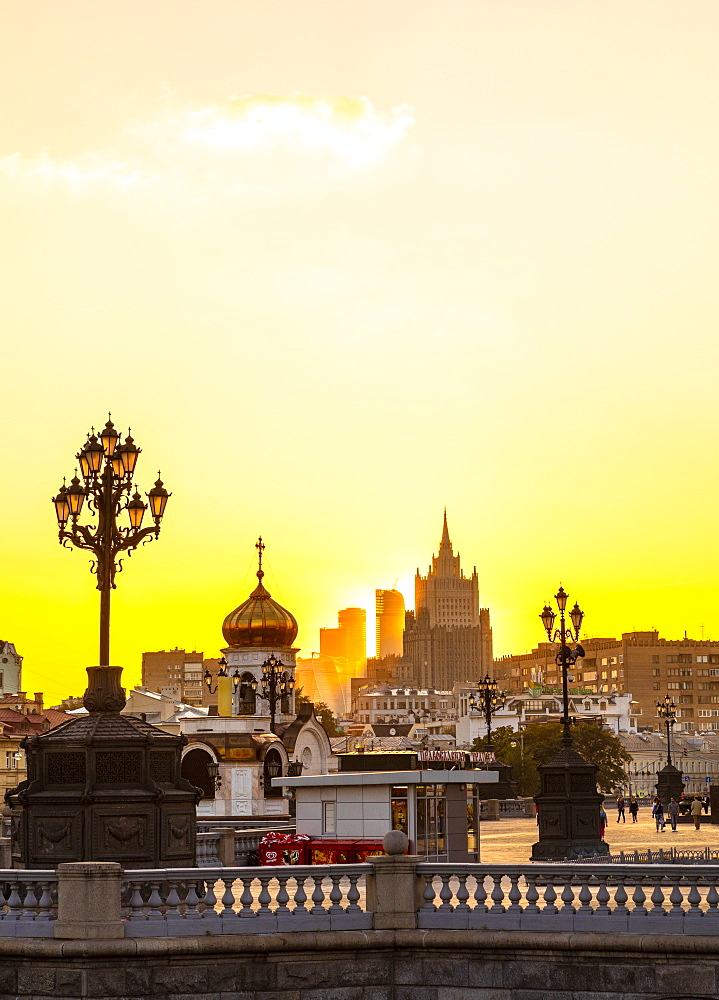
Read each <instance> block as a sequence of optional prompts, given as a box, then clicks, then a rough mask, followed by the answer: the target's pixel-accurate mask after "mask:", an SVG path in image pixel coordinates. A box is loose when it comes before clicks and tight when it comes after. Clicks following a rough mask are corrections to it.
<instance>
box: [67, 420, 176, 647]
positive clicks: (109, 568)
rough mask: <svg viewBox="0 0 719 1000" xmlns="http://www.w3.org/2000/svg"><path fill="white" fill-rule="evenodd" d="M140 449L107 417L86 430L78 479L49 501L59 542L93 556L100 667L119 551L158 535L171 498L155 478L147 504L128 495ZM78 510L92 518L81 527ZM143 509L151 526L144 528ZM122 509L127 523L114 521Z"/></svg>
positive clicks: (106, 643)
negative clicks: (99, 426) (96, 429)
mask: <svg viewBox="0 0 719 1000" xmlns="http://www.w3.org/2000/svg"><path fill="white" fill-rule="evenodd" d="M141 450H142V449H141V448H138V447H137V445H136V444H135V442H134V440H133V438H132V435H131V434H130V432H129V431H128V433H127V436H126V438H125V440H124V441H123V440H122V438H121V435H120V434H118V432H117V430H116V429H115V425H114V424H113V422H112V420H111V419H110V420H108V421H107V423H106V424H105V426H104V428H103V429H102V430H101V431H100V433H99V435H98V434H95V432H94V428H93V429H91V431H90V434H89V435H88V438H87V441H86V442H85V444H84V445H83V446H82V448H81V449H80V451H79V452H78V453H77V455H76V456H75V458H76V459H77V462H78V465H79V467H80V476H81V477H82V478H81V479H80V478H79V477H78V475H77V469H76V470H75V475H74V476H73V478H72V479H71V481H70V485H69V486H66V485H65V482H64V481H63V485H62V486H61V487H60V489H59V490H58V492H57V495H56V496H54V497H53V498H52V502H53V504H54V505H55V514H56V517H57V523H58V529H59V531H58V537H59V539H60V544H61V545H64V546H65V547H66V548H72V547H73V546H74V547H75V548H78V549H87V550H88V551H90V552H92V554H93V556H94V559H93V562H92V566H91V572H92V573H94V574H95V576H96V577H97V589H98V590H99V591H100V666H108V665H109V663H110V592H111V590H113V589H114V587H115V574H116V573H117V572H119V571H120V570H122V559H118V556H120V555H121V553H123V552H126V553H127V554H128V555H130V554H131V553H132V551H133V550H134V549H136V548H137V546H138V545H139V544H140V543H141V542H143V543H144V542H147V541H151V540H152V539H153V538H157V537H158V535H159V534H160V522H161V521H162V517H163V515H164V513H165V507H166V505H167V501H168V499H169V497H170V496H171V494H169V493H168V492H167V490H166V489H165V487H164V485H163V483H162V480H161V479H160V478H159V474H158V479H157V482H156V483H155V485H154V487H153V488H152V489H151V490H150V492H149V493H148V494H147V501H148V502H147V503H145V501H144V500H143V499H142V496H141V495H140V493H139V492H138V491H137V489H135V490H134V492H133V488H134V483H133V474H134V472H135V465H136V463H137V459H138V456H139V455H140V452H141ZM85 501H87V506H86V507H85ZM83 507H85V510H86V512H87V511H89V512H90V516H91V517H92V518H96V519H97V520H96V521H91V522H90V523H81V521H80V515H81V514H82V511H83ZM148 508H149V511H150V515H151V517H152V519H153V524H152V525H148V526H146V527H144V528H143V527H142V522H143V519H144V517H145V512H146V511H147V510H148ZM122 511H127V520H128V524H127V525H121V524H119V523H118V518H119V516H120V513H121V512H122Z"/></svg>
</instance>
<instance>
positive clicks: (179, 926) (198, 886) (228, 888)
mask: <svg viewBox="0 0 719 1000" xmlns="http://www.w3.org/2000/svg"><path fill="white" fill-rule="evenodd" d="M369 871H371V866H369V865H318V866H299V865H293V866H287V867H284V866H283V867H276V868H274V867H273V868H269V867H268V868H257V867H254V868H229V867H227V868H225V867H223V868H217V869H210V868H205V869H202V871H201V872H198V871H197V870H193V869H187V870H183V869H165V870H161V871H136V872H126V873H125V877H124V880H123V887H124V888H125V889H126V892H125V895H126V896H128V895H129V905H128V907H127V909H126V913H125V935H126V936H127V937H168V936H173V935H175V934H247V933H260V934H261V933H271V932H273V931H298V930H304V931H307V930H312V931H318V930H328V931H329V930H362V929H366V928H371V927H372V914H371V913H367V912H366V911H365V910H364V909H363V907H362V906H360V905H359V901H360V899H361V898H362V897H363V896H364V888H365V886H364V882H365V878H366V875H367V873H368V872H369ZM198 875H200V876H201V877H200V878H198V877H197V876H198Z"/></svg>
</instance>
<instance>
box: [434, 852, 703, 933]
mask: <svg viewBox="0 0 719 1000" xmlns="http://www.w3.org/2000/svg"><path fill="white" fill-rule="evenodd" d="M416 869H417V873H418V875H419V876H420V877H421V878H422V880H423V882H424V888H423V891H422V898H423V903H422V906H421V907H420V910H419V913H418V922H417V926H418V927H421V928H439V927H444V928H482V929H485V930H531V931H590V932H592V933H596V932H613V933H654V934H716V933H717V931H719V891H718V887H719V866H718V867H716V868H713V869H712V868H699V867H697V866H694V865H680V864H671V865H650V864H640V865H614V864H612V865H606V864H601V863H599V864H597V863H594V864H592V863H584V864H582V865H574V864H541V863H536V862H535V863H533V864H529V865H481V864H480V865H475V864H468V865H461V864H460V865H457V864H455V865H452V864H428V863H419V864H417V866H416Z"/></svg>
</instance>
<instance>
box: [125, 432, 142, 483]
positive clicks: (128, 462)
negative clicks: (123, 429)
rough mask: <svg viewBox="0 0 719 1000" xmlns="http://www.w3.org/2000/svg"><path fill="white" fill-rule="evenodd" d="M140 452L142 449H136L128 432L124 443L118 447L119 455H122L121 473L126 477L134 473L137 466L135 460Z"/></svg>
mask: <svg viewBox="0 0 719 1000" xmlns="http://www.w3.org/2000/svg"><path fill="white" fill-rule="evenodd" d="M141 451H142V448H138V447H137V445H136V444H135V442H134V440H133V437H132V435H131V434H130V431H129V430H128V432H127V437H126V438H125V443H124V444H123V445H122V446H121V447H120V454H121V455H122V471H123V472H124V474H125V475H126V476H131V475H132V474H133V472H134V471H135V465H136V464H137V459H138V456H139V454H140V452H141Z"/></svg>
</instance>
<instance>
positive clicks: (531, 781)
mask: <svg viewBox="0 0 719 1000" xmlns="http://www.w3.org/2000/svg"><path fill="white" fill-rule="evenodd" d="M492 746H493V747H494V752H495V755H496V757H497V760H501V761H502V763H503V764H509V766H510V767H511V768H512V780H513V781H516V782H517V795H534V794H536V792H537V791H539V775H538V774H537V765H536V763H535V761H534V758H533V757H532V755H531V754H529V753H527V747H526V744H525V747H524V752H523V751H522V739H521V738H520V735H519V733H515V732H514V730H513V729H512V727H511V726H499V727H498V728H497V729H494V730H492ZM486 749H487V737H486V736H480V737H478V738H477V739H476V740H475V741H474V742H473V743H472V750H486Z"/></svg>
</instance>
